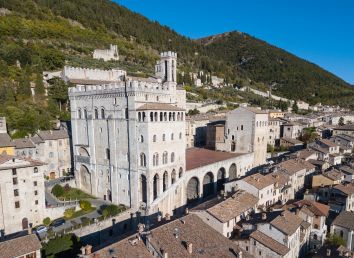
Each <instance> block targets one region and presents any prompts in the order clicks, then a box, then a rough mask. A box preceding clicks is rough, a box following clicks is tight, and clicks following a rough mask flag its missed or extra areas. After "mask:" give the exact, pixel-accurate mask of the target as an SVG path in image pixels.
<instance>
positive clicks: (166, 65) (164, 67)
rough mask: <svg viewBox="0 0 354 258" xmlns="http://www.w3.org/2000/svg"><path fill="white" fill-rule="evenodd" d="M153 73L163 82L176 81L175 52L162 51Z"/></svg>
mask: <svg viewBox="0 0 354 258" xmlns="http://www.w3.org/2000/svg"><path fill="white" fill-rule="evenodd" d="M155 74H156V76H157V77H159V78H161V79H162V81H163V82H175V83H176V82H177V53H175V52H171V51H168V52H163V53H161V54H160V60H159V61H157V63H156V66H155Z"/></svg>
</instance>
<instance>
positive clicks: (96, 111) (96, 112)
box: [95, 108, 98, 119]
mask: <svg viewBox="0 0 354 258" xmlns="http://www.w3.org/2000/svg"><path fill="white" fill-rule="evenodd" d="M95 119H98V109H97V108H95Z"/></svg>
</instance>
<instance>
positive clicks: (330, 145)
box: [319, 139, 338, 147]
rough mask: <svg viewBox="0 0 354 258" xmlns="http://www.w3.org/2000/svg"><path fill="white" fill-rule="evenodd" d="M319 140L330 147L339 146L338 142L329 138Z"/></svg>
mask: <svg viewBox="0 0 354 258" xmlns="http://www.w3.org/2000/svg"><path fill="white" fill-rule="evenodd" d="M319 142H320V143H321V144H323V145H326V146H328V147H338V145H337V144H335V143H334V142H332V141H330V140H327V139H321V140H319Z"/></svg>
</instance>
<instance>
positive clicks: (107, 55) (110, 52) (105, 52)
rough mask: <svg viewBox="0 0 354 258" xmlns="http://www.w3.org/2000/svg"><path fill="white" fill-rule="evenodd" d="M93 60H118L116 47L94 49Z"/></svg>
mask: <svg viewBox="0 0 354 258" xmlns="http://www.w3.org/2000/svg"><path fill="white" fill-rule="evenodd" d="M93 58H95V59H103V60H104V61H109V60H119V55H118V47H117V45H112V44H110V45H109V49H95V50H94V51H93Z"/></svg>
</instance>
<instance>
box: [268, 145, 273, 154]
mask: <svg viewBox="0 0 354 258" xmlns="http://www.w3.org/2000/svg"><path fill="white" fill-rule="evenodd" d="M267 152H270V153H273V152H274V146H273V145H270V144H267Z"/></svg>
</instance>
